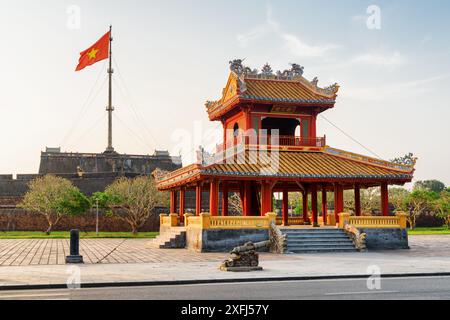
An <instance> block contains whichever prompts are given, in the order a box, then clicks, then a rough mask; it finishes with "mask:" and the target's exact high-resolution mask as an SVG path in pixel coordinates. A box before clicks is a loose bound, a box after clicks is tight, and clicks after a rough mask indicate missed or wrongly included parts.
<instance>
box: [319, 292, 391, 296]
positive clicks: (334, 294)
mask: <svg viewBox="0 0 450 320" xmlns="http://www.w3.org/2000/svg"><path fill="white" fill-rule="evenodd" d="M376 293H399V291H361V292H331V293H325V295H326V296H340V295H355V294H376Z"/></svg>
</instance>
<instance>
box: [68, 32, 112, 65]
mask: <svg viewBox="0 0 450 320" xmlns="http://www.w3.org/2000/svg"><path fill="white" fill-rule="evenodd" d="M110 37H111V31H108V32H107V33H106V34H105V35H104V36H103V37H101V38H100V40H98V41H97V42H96V43H95V44H94V45H92V46H91V47H89V48H88V49H86V50H84V51H83V52H81V53H80V60H79V61H78V66H77V68H76V69H75V71H80V70H83V69H84V68H86V67H87V66H90V65H93V64H94V63H96V62H99V61H102V60H105V59H108V58H109V39H110Z"/></svg>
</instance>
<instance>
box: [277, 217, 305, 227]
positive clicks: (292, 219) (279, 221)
mask: <svg viewBox="0 0 450 320" xmlns="http://www.w3.org/2000/svg"><path fill="white" fill-rule="evenodd" d="M288 223H289V225H302V224H303V223H304V221H303V217H289V218H288ZM282 224H283V218H282V217H277V226H281V225H282Z"/></svg>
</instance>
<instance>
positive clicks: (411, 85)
mask: <svg viewBox="0 0 450 320" xmlns="http://www.w3.org/2000/svg"><path fill="white" fill-rule="evenodd" d="M448 78H450V74H443V75H439V76H434V77H430V78H426V79H419V80H414V81H407V82H397V83H387V84H385V85H382V86H377V87H358V86H351V85H347V86H345V87H343V88H342V91H341V95H342V96H343V97H348V98H352V99H358V100H365V101H386V100H388V99H396V98H398V99H404V98H408V97H411V95H412V94H415V95H422V94H424V93H428V92H432V91H433V90H436V88H435V85H434V83H436V82H438V81H441V80H445V79H448ZM430 84H432V85H430Z"/></svg>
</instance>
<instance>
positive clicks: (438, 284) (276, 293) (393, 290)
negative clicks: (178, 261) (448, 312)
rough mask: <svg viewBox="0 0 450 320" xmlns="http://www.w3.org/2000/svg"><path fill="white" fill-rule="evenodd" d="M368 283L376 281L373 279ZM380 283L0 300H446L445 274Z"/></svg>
mask: <svg viewBox="0 0 450 320" xmlns="http://www.w3.org/2000/svg"><path fill="white" fill-rule="evenodd" d="M370 283H371V284H372V285H377V282H376V281H371V282H370ZM380 285H381V287H380V289H374V290H369V289H368V286H367V280H366V279H340V280H309V281H282V282H275V281H270V282H255V283H224V284H199V285H169V286H146V287H116V288H90V289H72V290H69V289H57V290H21V291H0V300H3V299H10V300H36V299H38V300H41V299H46V300H47V299H49V300H53V299H56V300H69V299H70V300H105V299H106V300H115V299H127V300H128V299H130V300H135V299H148V300H179V299H182V300H191V299H192V300H216V299H217V300H246V299H249V300H271V299H277V300H278V299H280V300H297V299H313V300H320V299H325V300H334V299H336V300H339V299H346V300H347V299H351V300H355V299H364V300H366V299H383V300H386V299H446V300H448V299H450V277H405V278H382V279H381V283H380Z"/></svg>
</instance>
